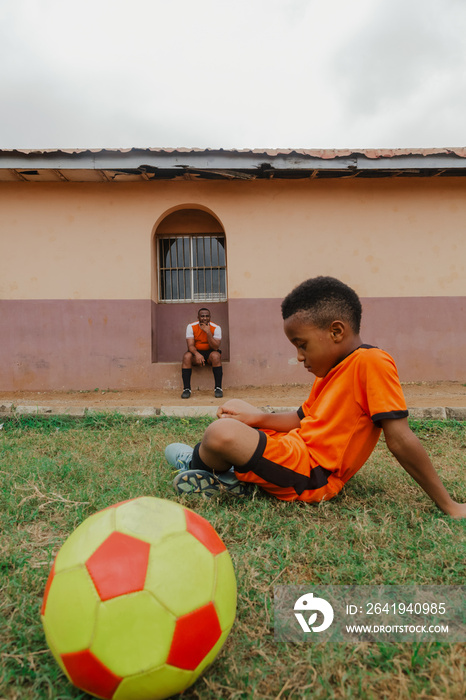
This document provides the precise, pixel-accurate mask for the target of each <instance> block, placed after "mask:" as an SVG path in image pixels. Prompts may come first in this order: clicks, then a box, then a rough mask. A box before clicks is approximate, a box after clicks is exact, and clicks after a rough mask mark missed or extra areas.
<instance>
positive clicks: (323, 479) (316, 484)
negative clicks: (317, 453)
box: [235, 430, 343, 503]
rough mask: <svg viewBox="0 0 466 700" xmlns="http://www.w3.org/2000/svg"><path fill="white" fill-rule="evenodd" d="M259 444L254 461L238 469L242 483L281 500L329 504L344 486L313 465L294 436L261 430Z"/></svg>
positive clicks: (309, 456)
mask: <svg viewBox="0 0 466 700" xmlns="http://www.w3.org/2000/svg"><path fill="white" fill-rule="evenodd" d="M258 433H259V444H258V446H257V449H256V451H255V452H254V454H253V456H252V458H251V459H250V460H249V462H248V463H247V464H245V465H244V466H242V467H235V474H236V476H237V477H238V479H240V481H246V482H248V483H251V484H257V485H258V486H260V487H261V488H262V489H264V491H267V493H270V494H271V495H272V496H275V497H276V498H279V499H280V500H282V501H306V502H308V503H312V502H314V503H318V502H319V501H328V500H329V499H330V498H332V497H333V496H335V495H336V494H337V493H338V492H339V491H340V489H341V488H342V487H343V482H342V481H341V480H340V479H338V477H335V476H333V472H331V471H330V470H329V469H324V468H323V467H321V466H319V465H317V464H313V462H312V458H311V455H310V454H309V451H308V450H307V448H306V445H305V444H304V442H302V440H299V438H296V437H294V436H293V434H292V433H277V432H275V431H274V430H258Z"/></svg>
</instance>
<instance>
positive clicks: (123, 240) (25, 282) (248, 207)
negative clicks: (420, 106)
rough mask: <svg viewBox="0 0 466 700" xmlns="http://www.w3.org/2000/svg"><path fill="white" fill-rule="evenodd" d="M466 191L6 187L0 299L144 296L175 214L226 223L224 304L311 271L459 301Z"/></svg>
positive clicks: (274, 293)
mask: <svg viewBox="0 0 466 700" xmlns="http://www.w3.org/2000/svg"><path fill="white" fill-rule="evenodd" d="M465 187H466V183H465V181H464V180H463V179H454V178H445V179H441V180H440V179H438V178H424V179H410V180H406V179H383V180H354V179H350V180H343V179H342V180H332V181H325V180H317V181H299V182H291V183H290V182H285V181H276V182H274V181H260V182H253V183H251V182H214V183H212V182H210V183H208V182H203V183H193V182H164V183H155V184H154V183H138V184H131V185H123V184H116V183H115V184H98V185H71V184H57V185H42V184H39V183H37V184H27V183H25V184H23V183H18V184H11V185H10V184H7V185H3V186H2V188H1V189H0V206H1V211H2V223H1V229H0V241H1V242H2V247H3V246H6V249H7V254H2V255H1V256H0V298H2V299H57V298H59V299H147V298H150V297H151V289H152V276H151V267H152V260H151V251H152V247H151V235H152V233H153V231H154V230H155V228H156V226H157V225H158V224H159V223H160V222H161V220H162V219H163V217H164V216H165V214H166V213H167V211H172V210H173V209H174V208H179V207H186V208H190V207H193V208H196V207H202V208H205V209H206V210H207V211H209V210H210V211H211V212H213V213H214V214H215V216H216V217H217V218H218V219H219V221H220V222H221V224H222V225H223V228H224V230H225V233H226V236H227V254H228V294H229V297H230V298H233V299H237V298H238V299H240V298H281V297H283V296H284V295H285V294H286V293H287V292H288V291H289V290H290V288H291V287H293V286H294V285H295V284H296V283H299V282H300V281H301V280H303V279H305V278H307V277H311V276H314V275H317V274H330V275H334V276H336V277H340V278H341V279H343V280H344V281H346V282H347V283H349V284H350V285H352V286H354V287H355V288H356V289H357V291H358V292H359V293H360V294H361V295H362V296H370V297H387V296H439V295H440V296H457V295H463V294H465V293H466V274H465V273H466V270H465V261H466V244H465V240H466V238H465V235H464V230H463V229H464V221H466V197H465ZM4 250H5V248H4Z"/></svg>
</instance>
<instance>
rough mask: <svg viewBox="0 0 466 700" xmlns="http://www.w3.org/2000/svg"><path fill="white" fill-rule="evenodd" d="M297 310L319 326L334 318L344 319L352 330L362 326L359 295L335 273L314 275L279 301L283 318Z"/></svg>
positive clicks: (325, 324) (325, 325) (327, 324)
mask: <svg viewBox="0 0 466 700" xmlns="http://www.w3.org/2000/svg"><path fill="white" fill-rule="evenodd" d="M299 311H303V312H304V313H305V314H306V315H307V316H308V317H309V320H310V321H311V322H312V323H313V324H314V325H315V326H317V327H318V328H328V326H329V325H330V324H331V323H332V321H336V320H341V321H347V322H348V323H349V325H350V326H351V328H352V330H353V331H354V332H355V333H359V330H360V327H361V315H362V306H361V302H360V300H359V297H358V295H357V294H356V292H355V291H354V289H351V287H348V285H347V284H345V283H344V282H340V280H337V279H335V277H313V278H311V279H309V280H306V281H305V282H302V283H301V284H299V285H298V286H297V287H295V288H294V289H293V290H292V291H291V292H290V293H289V294H288V295H287V296H286V297H285V298H284V300H283V301H282V316H283V320H285V319H287V318H289V317H290V316H292V315H293V314H295V313H298V312H299Z"/></svg>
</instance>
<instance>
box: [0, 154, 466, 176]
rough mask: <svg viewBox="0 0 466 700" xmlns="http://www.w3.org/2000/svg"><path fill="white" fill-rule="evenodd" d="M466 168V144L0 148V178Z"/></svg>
mask: <svg viewBox="0 0 466 700" xmlns="http://www.w3.org/2000/svg"><path fill="white" fill-rule="evenodd" d="M453 175H454V176H463V175H466V147H458V148H419V149H408V148H394V149H386V148H381V149H360V150H357V149H291V148H289V149H288V148H281V149H267V148H264V149H261V148H255V149H213V148H207V149H203V148H95V149H92V148H90V149H82V148H77V149H41V150H29V149H28V150H25V149H13V150H0V180H3V181H15V180H16V181H18V180H23V181H24V180H25V181H30V182H38V181H40V182H53V181H71V182H101V181H112V182H115V181H138V180H180V179H185V180H186V179H188V180H193V179H223V180H225V179H228V180H231V179H242V180H256V179H267V178H272V177H274V178H281V179H297V178H300V179H302V178H329V177H341V178H343V177H346V178H349V177H351V178H354V177H413V176H424V177H429V176H453Z"/></svg>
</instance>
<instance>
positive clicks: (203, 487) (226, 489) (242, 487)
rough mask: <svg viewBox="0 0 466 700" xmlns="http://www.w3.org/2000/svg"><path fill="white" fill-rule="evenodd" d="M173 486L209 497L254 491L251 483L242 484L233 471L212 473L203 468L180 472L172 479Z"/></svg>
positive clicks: (244, 493) (183, 491)
mask: <svg viewBox="0 0 466 700" xmlns="http://www.w3.org/2000/svg"><path fill="white" fill-rule="evenodd" d="M173 486H174V487H175V489H176V490H177V491H178V493H181V494H190V495H192V494H203V495H204V496H207V497H210V496H215V495H216V494H218V493H227V494H228V495H231V496H242V497H243V496H250V495H251V494H252V493H253V491H254V486H253V485H252V484H244V483H243V482H241V481H239V479H237V478H236V476H235V475H234V473H233V472H231V471H229V472H221V473H220V474H212V473H211V472H207V471H204V470H203V469H189V470H188V471H182V472H180V473H179V474H178V475H177V476H175V478H174V479H173Z"/></svg>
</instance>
